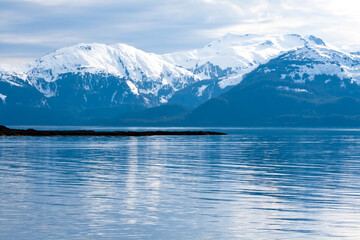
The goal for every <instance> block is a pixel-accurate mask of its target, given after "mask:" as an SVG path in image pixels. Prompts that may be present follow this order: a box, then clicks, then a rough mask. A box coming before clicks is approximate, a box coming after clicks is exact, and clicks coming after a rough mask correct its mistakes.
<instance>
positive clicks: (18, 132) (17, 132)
mask: <svg viewBox="0 0 360 240" xmlns="http://www.w3.org/2000/svg"><path fill="white" fill-rule="evenodd" d="M172 135H188V136H194V135H227V134H226V133H220V132H209V131H93V130H71V131H62V130H55V131H48V130H35V129H26V130H25V129H10V128H7V127H5V126H1V125H0V136H39V137H41V136H44V137H51V136H107V137H128V136H130V137H141V136H172Z"/></svg>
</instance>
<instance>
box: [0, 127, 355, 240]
mask: <svg viewBox="0 0 360 240" xmlns="http://www.w3.org/2000/svg"><path fill="white" fill-rule="evenodd" d="M223 131H226V132H229V133H231V134H230V135H228V136H156V137H138V138H136V137H123V138H116V137H108V138H106V137H48V138H47V137H40V138H37V137H0V239H50V238H52V239H102V238H106V239H332V238H333V239H359V238H360V132H356V131H331V130H326V131H318V130H301V131H300V130H290V129H282V130H281V129H263V130H262V129H257V130H246V129H241V130H236V129H227V130H223Z"/></svg>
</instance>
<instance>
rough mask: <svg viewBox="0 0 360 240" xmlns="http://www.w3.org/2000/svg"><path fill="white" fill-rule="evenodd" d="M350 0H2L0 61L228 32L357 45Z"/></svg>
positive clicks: (197, 40)
mask: <svg viewBox="0 0 360 240" xmlns="http://www.w3.org/2000/svg"><path fill="white" fill-rule="evenodd" d="M359 12H360V1H356V0H251V1H249V0H0V63H19V62H24V61H28V60H29V59H34V58H38V57H41V56H43V55H45V54H46V53H49V52H52V51H54V50H56V49H58V48H61V47H65V46H69V45H72V44H76V43H80V42H85V43H92V42H100V43H116V42H122V43H126V44H129V45H133V46H135V47H137V48H140V49H142V50H145V51H149V52H155V53H166V52H173V51H181V50H188V49H193V48H198V47H202V46H203V45H205V44H206V43H208V42H210V41H212V40H213V39H215V38H218V37H221V36H222V35H224V34H226V33H235V34H246V33H258V34H269V33H300V34H305V35H307V34H312V35H315V36H318V37H320V38H322V39H323V40H325V41H326V42H328V43H331V44H333V45H337V46H339V47H341V46H343V45H349V44H360V31H359V29H360V14H359Z"/></svg>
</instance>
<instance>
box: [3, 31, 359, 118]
mask: <svg viewBox="0 0 360 240" xmlns="http://www.w3.org/2000/svg"><path fill="white" fill-rule="evenodd" d="M274 62H276V64H275V65H274V64H273V63H274ZM258 71H261V72H259V73H257V72H258ZM274 73H275V74H274ZM249 76H250V77H249ZM251 76H257V77H256V78H255V77H251ZM267 78H268V79H271V84H270V85H273V86H272V87H271V89H272V88H274V89H273V90H274V91H273V90H271V91H270V92H272V93H273V94H275V95H272V96H273V97H274V98H276V96H277V94H278V93H279V92H281V94H282V96H283V95H284V94H285V93H286V94H288V95H289V94H290V95H291V97H292V98H299V96H300V98H302V95H309V94H313V96H312V97H313V98H314V99H317V100H319V101H320V100H321V99H325V98H324V96H325V95H326V96H328V97H330V98H333V96H332V95H329V93H330V92H331V93H332V94H333V95H334V96H335V95H336V96H337V95H339V94H340V93H344V94H345V95H348V96H352V97H356V98H357V94H358V93H359V96H360V92H358V88H357V87H358V86H359V84H360V55H358V54H353V53H350V52H346V51H343V50H341V49H338V48H335V47H333V46H331V45H328V44H326V43H325V42H324V41H323V40H321V39H320V38H317V37H315V36H312V35H309V36H301V35H298V34H273V35H252V34H248V35H233V34H227V35H225V36H224V37H222V38H220V39H218V40H215V41H213V42H211V43H210V44H208V45H206V46H205V47H203V48H199V49H194V50H190V51H185V52H177V53H169V54H163V55H158V54H154V53H146V52H144V51H142V50H139V49H136V48H134V47H131V46H129V45H126V44H112V45H105V44H98V43H93V44H84V43H81V44H77V45H74V46H70V47H67V48H62V49H59V50H57V51H55V52H54V53H51V54H48V55H46V56H44V57H42V58H39V59H37V60H35V61H32V62H30V63H28V64H22V65H17V66H14V65H0V111H1V109H3V110H2V111H3V112H4V113H5V114H6V111H8V112H9V111H10V110H11V111H13V109H23V108H26V109H29V110H27V111H28V112H31V109H32V108H33V109H43V110H41V111H44V114H45V115H48V114H50V115H51V113H52V112H54V111H55V112H57V113H59V111H60V112H61V114H64V113H66V112H68V115H70V114H71V115H74V116H77V117H79V116H82V117H84V116H86V118H85V119H84V121H87V120H89V118H91V116H90V115H89V113H92V114H93V116H92V117H97V118H99V115H100V116H101V115H102V114H101V109H103V110H104V111H105V109H106V113H103V115H104V116H107V117H109V118H114V119H115V118H120V116H121V119H123V118H124V119H125V118H126V115H127V114H126V113H127V112H129V111H130V112H133V111H135V112H136V111H143V110H144V109H148V108H153V107H155V108H156V107H158V106H163V105H169V106H175V105H178V106H184V107H185V109H189V112H193V113H194V112H195V113H196V112H197V111H198V107H200V108H203V106H202V105H203V104H207V101H209V100H211V99H217V98H219V99H224V97H223V96H228V95H226V94H227V92H230V91H232V89H233V88H236V87H238V86H239V85H243V84H245V85H246V84H248V81H249V79H251V81H252V82H254V83H255V82H258V81H260V83H259V84H260V85H259V87H260V88H262V87H263V86H264V85H261V84H268V83H269V82H267V81H265V80H266V79H267ZM246 79H247V80H246ZM319 79H322V80H321V81H319ZM245 80H246V81H245ZM243 81H245V83H243ZM278 83H284V84H283V85H279V84H278ZM314 83H316V84H317V85H316V84H315V85H316V87H314V86H313V85H314ZM329 86H332V87H331V88H329ZM324 89H327V91H330V92H328V93H326V92H325V90H324ZM254 93H256V91H255V92H254ZM354 93H356V94H354ZM224 94H225V95H224ZM242 94H245V93H242ZM266 94H267V93H266ZM245 95H246V94H245ZM322 95H324V96H322ZM345 95H344V96H345ZM339 96H340V95H339ZM344 96H343V95H341V97H344ZM258 97H259V99H260V101H261V99H262V97H263V96H261V95H259V96H258ZM225 98H226V97H225ZM269 99H270V100H271V98H269ZM269 99H268V101H269ZM212 102H213V101H212ZM235 105H236V104H235ZM235 105H234V106H235ZM257 107H259V106H257ZM4 109H6V110H4ZM9 109H10V110H9ZM165 109H166V108H165ZM177 109H179V114H178V116H179V117H181V118H184V113H185V112H186V111H184V110H183V108H181V107H180V108H177ZM95 110H96V111H95ZM19 111H20V110H19ZM19 111H18V112H19ZM169 111H170V112H172V117H171V118H169V117H166V116H165V115H164V111H163V110H161V111H160V110H159V111H158V110H154V111H145V112H144V113H139V114H136V113H134V112H133V113H131V114H130V115H131V116H132V117H131V119H132V120H134V121H135V122H137V121H136V119H134V116H142V118H146V114H150V113H152V114H154V113H155V112H156V113H157V114H159V113H160V112H161V114H160V115H157V116H158V117H162V118H164V119H172V120H174V119H175V118H174V116H177V115H176V113H174V111H175V110H169ZM208 111H215V112H216V111H217V110H211V109H208ZM314 111H315V110H314ZM15 112H16V111H15ZM20 112H21V111H20ZM85 112H87V113H86V114H84V113H85ZM175 112H176V111H175ZM145 113H146V114H145ZM13 114H16V113H13ZM59 114H60V113H59ZM61 114H60V115H61ZM244 114H246V113H244ZM3 115H4V114H3ZM55 115H56V114H55ZM65 115H66V114H65ZM130 115H129V117H130ZM205 115H206V113H204V116H205ZM189 116H190V117H189V118H188V119H191V114H190V115H189ZM158 117H155V118H152V117H150V119H155V120H154V121H155V122H156V121H157V120H158ZM50 119H51V118H50ZM129 119H130V118H129ZM0 120H1V117H0ZM127 121H128V122H129V121H130V120H127ZM141 121H142V120H141V119H140V122H141ZM112 122H114V121H112ZM120 122H121V121H120ZM138 122H139V121H138Z"/></svg>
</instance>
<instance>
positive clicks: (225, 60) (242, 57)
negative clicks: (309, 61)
mask: <svg viewBox="0 0 360 240" xmlns="http://www.w3.org/2000/svg"><path fill="white" fill-rule="evenodd" d="M306 45H319V46H325V43H324V42H323V41H322V40H321V39H319V38H316V37H314V36H308V37H302V36H301V35H297V34H282V35H266V36H263V35H252V34H248V35H233V34H227V35H225V36H224V37H223V38H221V39H219V40H216V41H213V42H211V43H210V44H208V45H207V46H205V47H203V48H200V49H195V50H192V51H186V52H178V53H170V54H165V55H163V58H164V59H165V60H167V61H169V62H171V63H173V64H175V65H177V66H181V67H183V68H186V69H188V70H190V71H192V72H194V73H195V74H197V75H198V76H200V77H201V79H214V78H217V79H220V80H221V81H219V83H218V84H219V87H220V88H225V87H227V86H233V85H236V84H238V83H239V82H240V81H241V79H242V77H243V76H244V75H245V74H247V73H249V72H251V71H252V70H254V69H255V68H257V67H258V66H259V65H260V64H264V63H266V62H268V61H269V60H270V59H272V58H274V57H277V56H279V55H280V54H281V53H284V52H287V51H290V50H294V49H298V48H301V47H304V46H306Z"/></svg>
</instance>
